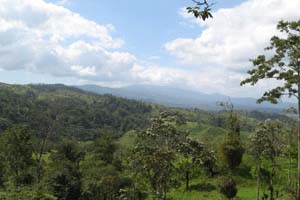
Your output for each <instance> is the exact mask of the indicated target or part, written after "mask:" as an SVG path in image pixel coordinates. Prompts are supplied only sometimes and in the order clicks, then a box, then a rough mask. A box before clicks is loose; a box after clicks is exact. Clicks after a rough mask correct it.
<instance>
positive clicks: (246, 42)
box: [0, 0, 300, 97]
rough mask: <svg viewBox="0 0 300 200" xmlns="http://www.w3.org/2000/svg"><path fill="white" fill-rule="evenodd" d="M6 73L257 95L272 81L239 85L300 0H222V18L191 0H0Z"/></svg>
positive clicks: (0, 50)
mask: <svg viewBox="0 0 300 200" xmlns="http://www.w3.org/2000/svg"><path fill="white" fill-rule="evenodd" d="M0 2H1V5H2V7H3V9H2V10H0V25H1V28H0V63H2V64H1V65H0V81H1V82H8V83H41V82H42V83H65V84H87V83H89V84H98V85H103V86H111V87H120V86H126V85H131V84H153V85H171V86H172V87H178V88H186V89H191V90H197V91H201V92H206V93H223V94H227V95H231V96H252V97H257V96H259V95H261V94H262V92H263V91H264V90H267V89H269V88H270V87H271V86H274V82H271V81H263V82H261V83H260V84H259V85H258V86H257V87H256V88H252V87H249V86H246V87H240V86H239V82H240V81H241V80H242V79H244V78H245V77H247V74H246V71H247V70H248V69H250V67H251V64H250V63H249V59H250V58H253V57H255V56H257V55H258V54H260V53H263V49H264V47H265V46H266V45H267V44H268V41H269V38H270V37H271V36H273V35H275V34H278V33H277V31H276V23H277V21H278V20H280V19H285V20H295V19H299V18H300V13H299V8H300V2H299V1H298V0H290V1H289V3H286V1H284V0H264V1H261V0H243V1H242V0H219V1H215V2H216V4H215V5H214V7H213V9H214V13H213V15H214V18H213V19H210V20H208V21H206V22H203V21H200V20H196V19H195V18H194V17H192V16H191V15H188V14H187V13H186V12H185V9H184V8H185V7H186V6H190V5H193V3H192V1H190V0H152V1H141V0H87V1H82V0H0Z"/></svg>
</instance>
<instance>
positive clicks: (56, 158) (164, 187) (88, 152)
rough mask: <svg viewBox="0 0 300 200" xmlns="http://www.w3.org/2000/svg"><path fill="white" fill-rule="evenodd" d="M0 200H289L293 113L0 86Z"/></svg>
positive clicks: (63, 88) (227, 104) (293, 151)
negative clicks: (168, 104) (174, 104)
mask: <svg viewBox="0 0 300 200" xmlns="http://www.w3.org/2000/svg"><path fill="white" fill-rule="evenodd" d="M0 105H1V106H0V131H1V135H0V137H1V145H0V148H1V151H0V157H1V159H0V172H1V173H0V185H1V189H0V199H24V200H28V199H41V200H42V199H49V200H50V199H51V200H52V199H58V200H76V199H78V200H79V199H80V200H98V199H99V200H114V199H137V200H142V199H222V198H224V199H232V198H233V197H236V199H255V198H256V194H257V192H260V193H259V196H261V197H263V198H264V199H275V198H276V199H278V198H281V199H288V195H289V194H291V195H292V194H293V193H294V192H295V187H296V185H295V179H294V178H293V177H295V173H296V171H295V165H296V145H297V144H296V141H295V140H293V139H292V137H294V135H295V134H296V133H295V128H294V124H293V123H292V122H293V115H292V114H284V113H282V114H280V113H267V112H259V111H242V110H235V109H234V106H233V105H232V104H230V102H223V103H220V106H221V108H222V109H221V110H220V111H214V112H209V111H202V110H199V109H180V108H170V107H164V106H160V105H155V104H147V103H143V102H139V101H134V100H128V99H122V98H118V97H113V96H110V95H96V94H93V93H88V92H85V91H82V90H79V89H76V88H73V87H69V86H64V85H23V86H21V85H8V84H1V85H0Z"/></svg>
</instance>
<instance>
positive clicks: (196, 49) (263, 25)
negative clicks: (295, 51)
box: [165, 0, 300, 69]
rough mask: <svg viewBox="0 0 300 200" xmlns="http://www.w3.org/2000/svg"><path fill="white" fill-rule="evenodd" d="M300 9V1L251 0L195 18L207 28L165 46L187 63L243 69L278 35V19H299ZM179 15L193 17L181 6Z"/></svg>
mask: <svg viewBox="0 0 300 200" xmlns="http://www.w3.org/2000/svg"><path fill="white" fill-rule="evenodd" d="M299 8H300V1H299V0H289V1H284V0H264V1H261V0H248V1H246V2H244V3H242V4H241V5H239V6H236V7H234V8H228V9H220V10H218V11H216V12H215V13H214V14H213V15H214V18H213V19H210V20H207V21H206V22H202V21H200V20H195V19H193V21H194V23H197V24H199V25H200V26H201V27H202V28H203V29H204V30H203V31H202V33H201V34H200V36H199V37H197V38H178V39H176V40H173V41H171V42H168V43H167V44H165V48H166V49H167V51H169V52H170V53H171V54H173V55H175V56H177V57H178V58H179V59H180V60H181V61H182V62H184V63H188V64H195V65H202V66H205V65H212V64H213V65H219V66H226V67H229V68H236V69H240V68H241V67H242V66H247V65H248V60H249V58H253V57H254V56H256V55H257V54H258V53H260V52H262V50H263V48H264V47H265V46H266V45H267V44H268V41H269V39H270V37H271V36H273V35H275V34H277V31H276V24H277V22H278V21H279V20H281V19H284V20H295V19H299V18H300V12H299ZM180 14H181V16H183V17H184V18H186V19H188V20H192V19H191V16H190V15H189V14H187V13H186V11H185V10H183V9H181V10H180Z"/></svg>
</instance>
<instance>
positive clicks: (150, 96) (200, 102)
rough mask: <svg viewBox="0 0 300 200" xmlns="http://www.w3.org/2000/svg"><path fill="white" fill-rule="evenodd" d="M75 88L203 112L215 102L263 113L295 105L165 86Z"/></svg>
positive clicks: (92, 86)
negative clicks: (260, 102) (258, 101)
mask: <svg viewBox="0 0 300 200" xmlns="http://www.w3.org/2000/svg"><path fill="white" fill-rule="evenodd" d="M75 87H77V88H79V89H82V90H85V91H89V92H94V93H97V94H111V95H114V96H119V97H124V98H128V99H135V100H141V101H145V102H150V103H157V104H162V105H166V106H173V107H182V108H200V109H204V110H217V109H220V107H219V106H218V105H217V102H220V101H231V102H232V103H233V104H234V106H235V108H238V109H247V110H254V109H260V110H264V111H275V110H276V111H281V110H282V109H285V108H288V107H291V106H295V104H293V103H287V102H281V103H279V104H276V105H274V104H271V103H268V102H264V103H262V104H257V103H256V99H254V98H247V97H245V98H239V97H229V96H226V95H222V94H205V93H201V92H195V91H191V90H184V89H178V88H173V87H167V86H152V85H132V86H127V87H122V88H109V87H101V86H98V85H79V86H75Z"/></svg>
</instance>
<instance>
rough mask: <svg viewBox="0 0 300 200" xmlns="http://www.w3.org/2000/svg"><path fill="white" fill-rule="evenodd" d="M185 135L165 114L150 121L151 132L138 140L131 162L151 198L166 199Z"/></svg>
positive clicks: (144, 133)
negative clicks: (132, 161)
mask: <svg viewBox="0 0 300 200" xmlns="http://www.w3.org/2000/svg"><path fill="white" fill-rule="evenodd" d="M183 137H185V134H184V133H182V132H180V131H178V130H177V128H176V126H175V121H174V117H172V116H170V115H169V114H168V113H166V112H162V113H160V115H159V117H157V118H155V119H153V121H152V124H151V126H150V128H149V129H148V130H147V131H144V132H141V133H140V134H139V135H138V138H137V145H136V148H135V154H134V162H135V164H136V170H137V173H142V174H143V175H144V177H145V178H146V179H147V180H148V181H149V183H150V185H151V188H152V196H153V198H158V199H164V200H165V199H166V198H167V191H168V188H169V182H170V178H171V174H172V171H173V169H174V166H173V163H174V161H175V158H176V152H177V149H178V148H179V147H180V144H181V142H182V140H183V139H182V138H183Z"/></svg>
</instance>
